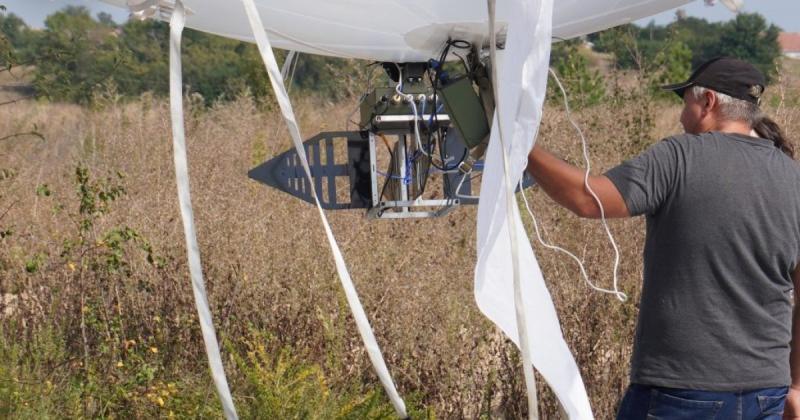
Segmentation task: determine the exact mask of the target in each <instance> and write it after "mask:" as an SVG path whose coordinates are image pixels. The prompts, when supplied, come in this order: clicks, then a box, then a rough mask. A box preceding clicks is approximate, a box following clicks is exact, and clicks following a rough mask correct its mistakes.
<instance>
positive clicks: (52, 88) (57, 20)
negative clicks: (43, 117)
mask: <svg viewBox="0 0 800 420" xmlns="http://www.w3.org/2000/svg"><path fill="white" fill-rule="evenodd" d="M35 53H36V55H37V58H38V60H37V68H36V75H35V77H34V81H33V85H34V88H35V89H36V91H37V93H38V94H41V95H44V96H47V97H49V98H51V99H55V100H66V101H71V102H77V103H84V104H85V103H89V102H90V101H91V98H92V94H93V92H94V91H95V89H97V88H98V87H100V86H103V85H105V84H107V83H109V82H110V81H111V80H113V77H114V72H115V70H116V69H117V67H118V65H119V64H120V62H121V54H120V43H119V39H118V38H117V36H116V33H115V32H114V30H113V29H112V28H109V27H108V26H106V25H102V24H100V23H99V22H97V21H95V20H93V19H92V17H91V15H90V14H89V11H88V9H86V8H84V7H73V6H69V7H67V8H65V9H64V10H62V11H60V12H57V13H55V14H53V15H50V16H49V17H48V18H47V19H46V20H45V30H44V33H43V35H42V37H41V39H39V40H38V42H37V48H36V51H35Z"/></svg>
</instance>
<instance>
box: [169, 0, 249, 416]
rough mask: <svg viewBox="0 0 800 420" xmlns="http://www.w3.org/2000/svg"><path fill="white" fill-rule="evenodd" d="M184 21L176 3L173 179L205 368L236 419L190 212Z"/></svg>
mask: <svg viewBox="0 0 800 420" xmlns="http://www.w3.org/2000/svg"><path fill="white" fill-rule="evenodd" d="M185 22H186V15H185V11H184V8H183V3H182V2H181V1H180V0H177V1H176V2H175V10H174V11H173V12H172V17H171V18H170V23H169V26H170V43H169V63H170V64H169V99H170V116H171V118H172V148H173V153H174V160H175V178H176V180H177V183H178V203H179V204H180V208H181V219H182V220H183V232H184V234H185V236H186V252H187V253H188V258H189V273H190V275H191V278H192V291H193V292H194V301H195V306H196V307H197V316H198V317H199V318H200V330H201V331H202V333H203V342H204V343H205V346H206V355H207V356H208V365H209V367H210V368H211V377H212V378H213V379H214V386H215V387H216V388H217V394H218V395H219V399H220V402H222V410H223V412H224V413H225V418H227V419H228V420H235V419H238V416H237V414H236V408H235V407H234V406H233V397H232V396H231V391H230V389H229V388H228V380H227V379H226V378H225V368H224V367H223V366H222V358H221V357H220V353H219V343H218V342H217V335H216V332H214V320H213V319H212V317H211V310H210V309H209V307H208V296H207V294H206V287H205V282H204V281H203V269H202V266H201V265H200V247H199V246H198V245H197V235H196V234H195V228H194V215H193V213H192V199H191V196H190V192H189V167H188V163H187V159H186V134H185V131H184V126H183V75H182V66H181V35H182V34H183V28H184V25H185Z"/></svg>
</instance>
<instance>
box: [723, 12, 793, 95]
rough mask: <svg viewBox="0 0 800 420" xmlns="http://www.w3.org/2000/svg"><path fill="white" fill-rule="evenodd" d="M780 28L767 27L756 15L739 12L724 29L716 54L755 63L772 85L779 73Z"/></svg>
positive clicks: (761, 18) (759, 16) (760, 17)
mask: <svg viewBox="0 0 800 420" xmlns="http://www.w3.org/2000/svg"><path fill="white" fill-rule="evenodd" d="M780 32H781V29H780V28H779V27H777V26H775V25H772V24H770V25H767V21H766V19H764V17H763V16H761V15H759V14H757V13H740V14H738V15H736V19H734V20H732V21H730V22H728V23H726V24H725V25H724V26H723V31H722V34H721V35H720V39H719V44H718V50H717V51H716V52H717V54H716V55H724V56H730V57H736V58H740V59H742V60H745V61H749V62H750V63H753V65H755V66H756V67H757V68H758V69H759V70H761V72H763V73H764V74H765V75H766V76H767V81H768V82H769V81H770V80H772V79H773V78H774V77H775V74H776V72H777V63H778V59H779V58H780V57H781V48H780V45H779V44H778V34H779V33H780Z"/></svg>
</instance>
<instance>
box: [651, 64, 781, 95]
mask: <svg viewBox="0 0 800 420" xmlns="http://www.w3.org/2000/svg"><path fill="white" fill-rule="evenodd" d="M766 85H767V81H766V78H765V77H764V74H763V73H761V71H759V70H758V69H757V68H755V67H754V66H753V65H752V64H750V63H748V62H746V61H743V60H739V59H736V58H731V57H717V58H713V59H711V60H709V61H706V62H705V63H703V64H701V65H700V67H698V68H697V69H696V70H695V71H694V72H692V75H691V76H689V80H687V81H685V82H683V83H676V84H673V85H666V86H661V89H664V90H671V91H673V92H675V94H677V95H678V96H680V97H681V98H683V93H684V92H685V91H686V89H688V88H690V87H692V86H702V87H704V88H708V89H711V90H713V91H716V92H719V93H724V94H726V95H728V96H731V97H734V98H737V99H742V100H745V101H748V102H752V103H754V104H758V103H759V101H760V99H761V95H762V94H763V93H764V89H765V88H766Z"/></svg>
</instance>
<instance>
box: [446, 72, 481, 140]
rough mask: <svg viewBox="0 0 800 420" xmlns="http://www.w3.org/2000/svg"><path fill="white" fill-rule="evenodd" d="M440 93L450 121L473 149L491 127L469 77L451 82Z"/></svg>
mask: <svg viewBox="0 0 800 420" xmlns="http://www.w3.org/2000/svg"><path fill="white" fill-rule="evenodd" d="M440 94H441V96H442V99H443V101H444V106H445V109H446V110H447V114H448V115H449V116H450V123H451V124H453V125H455V127H456V129H457V130H458V132H459V133H461V137H462V138H463V139H464V143H466V144H467V147H469V148H470V149H472V148H474V147H476V146H478V145H480V144H481V142H482V141H483V140H484V139H485V138H486V136H487V135H489V131H490V128H489V122H488V121H487V119H486V112H485V111H484V108H483V105H482V104H481V100H480V98H479V97H478V94H477V93H476V92H475V89H474V88H473V87H472V81H471V80H470V79H469V77H466V76H465V77H461V78H459V79H456V80H453V81H451V82H449V83H448V84H447V85H445V86H444V87H443V88H442V89H441V90H440Z"/></svg>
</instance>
